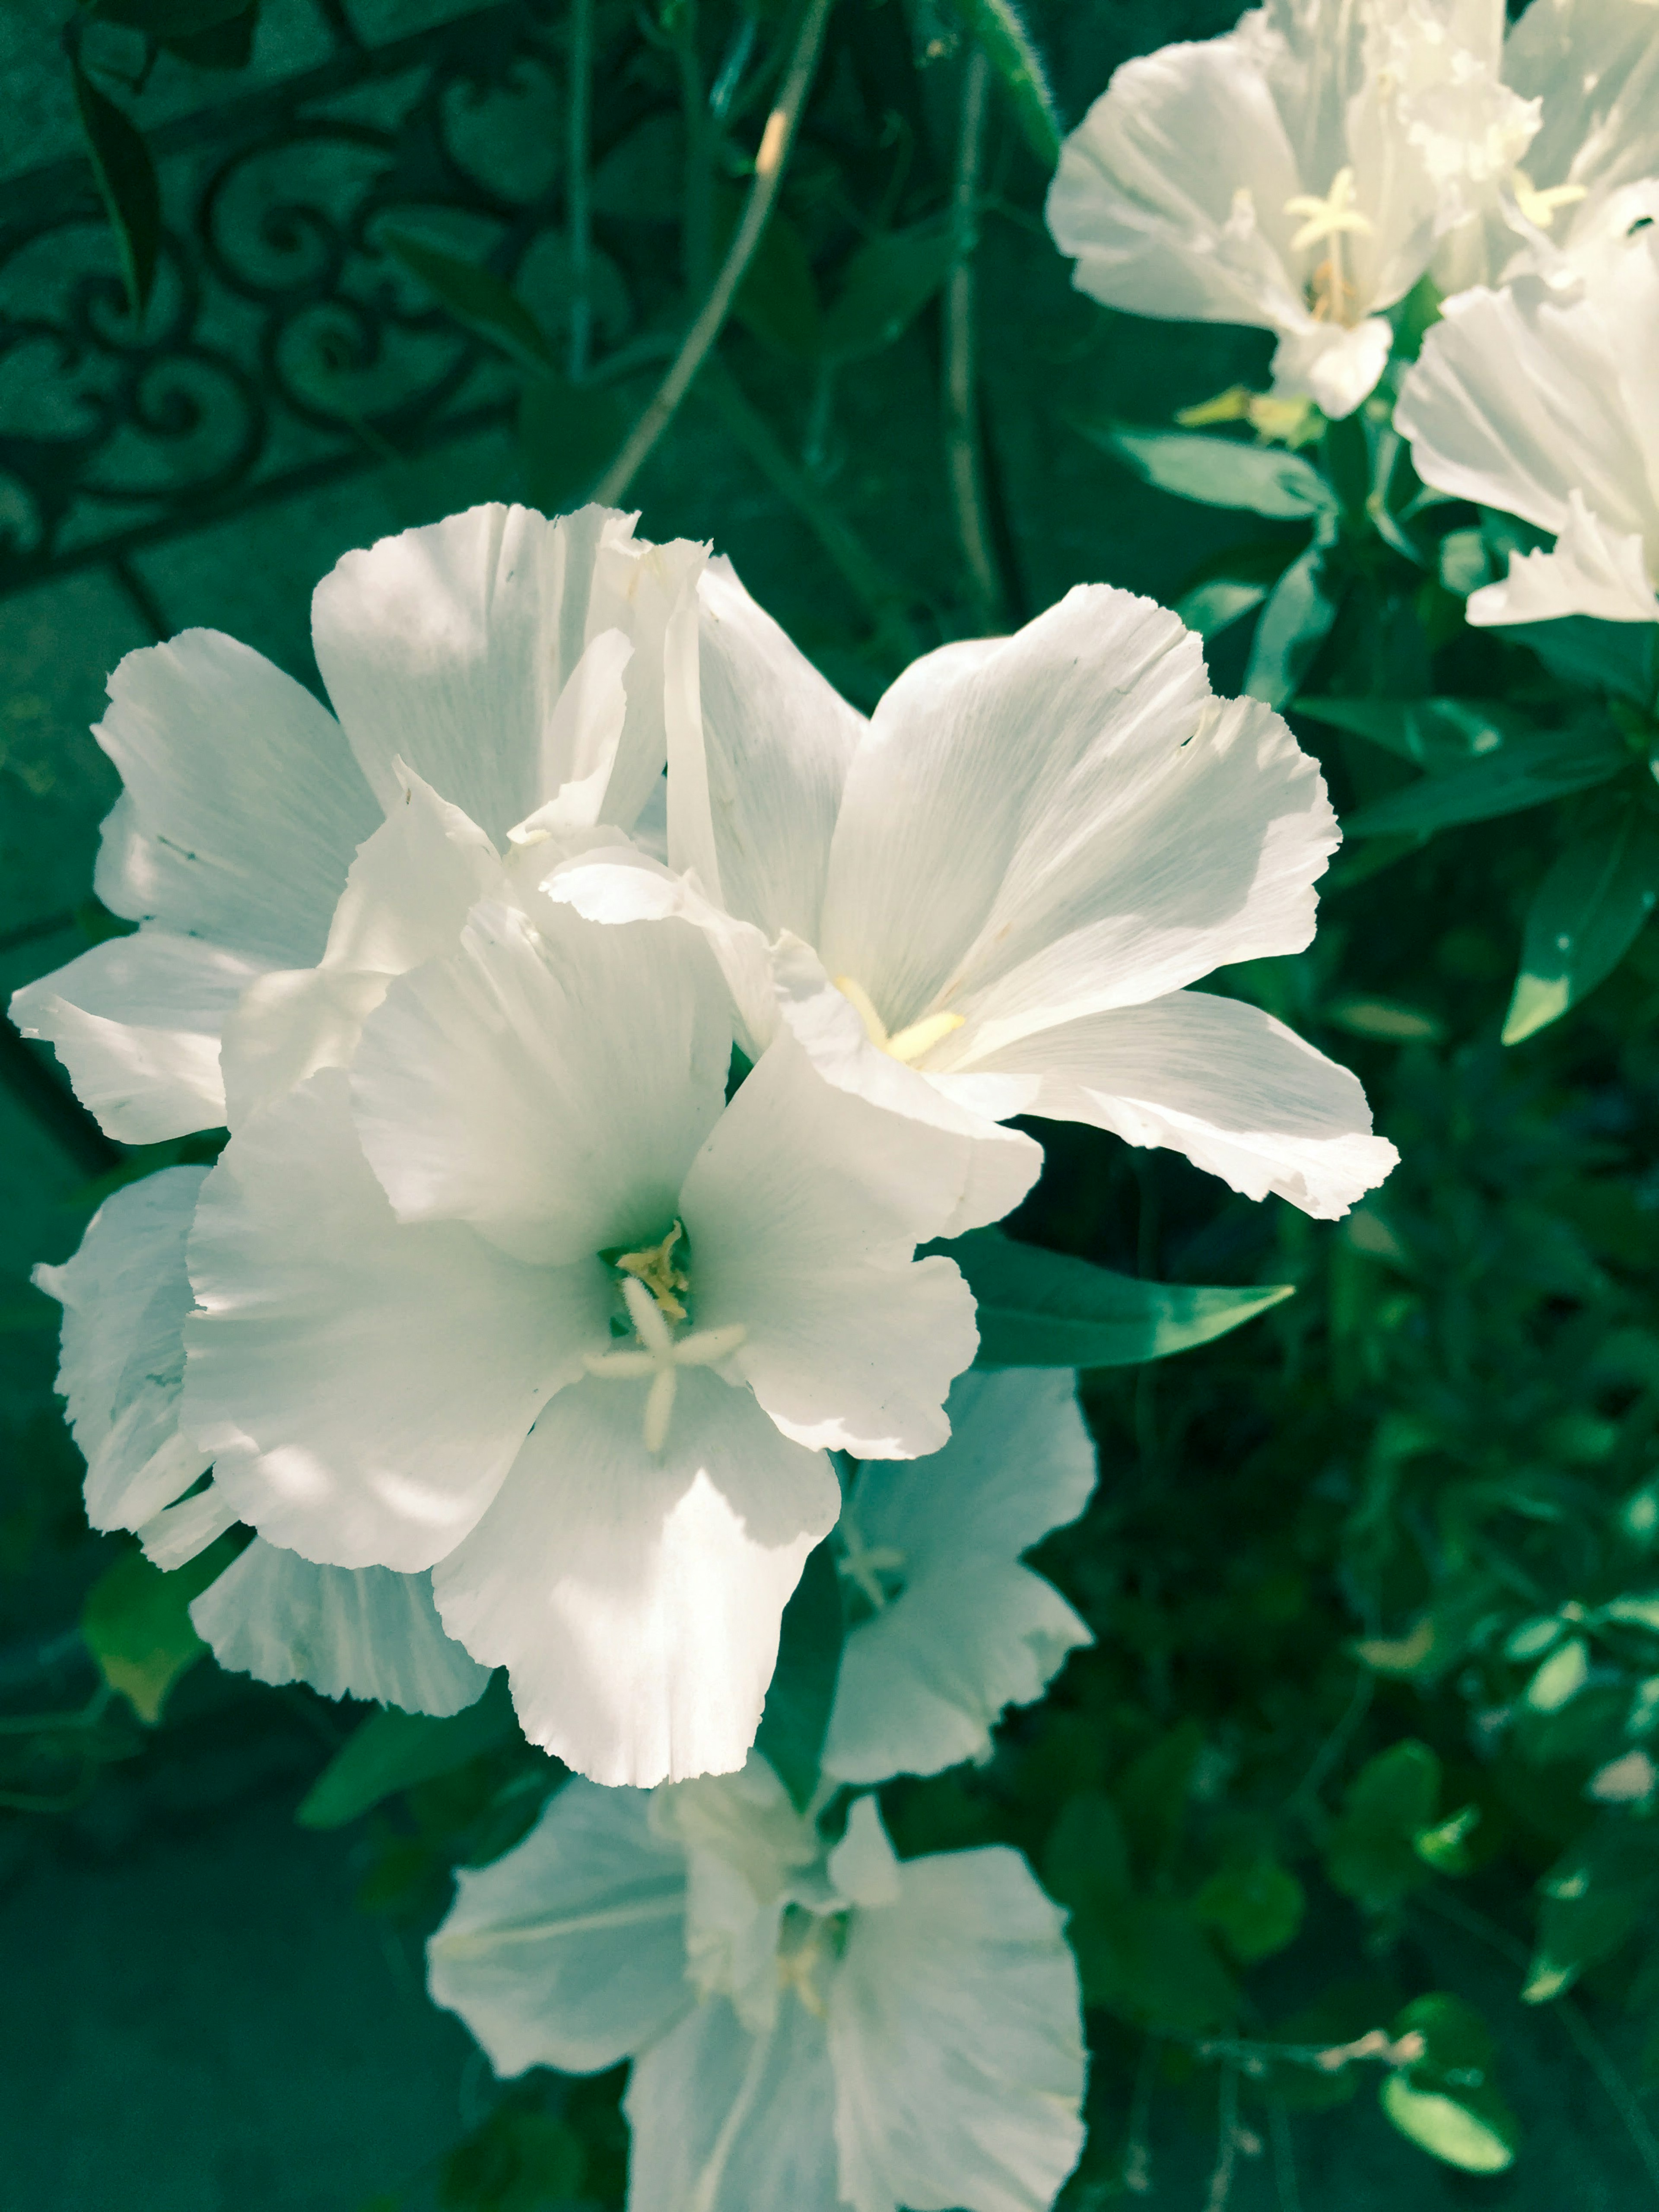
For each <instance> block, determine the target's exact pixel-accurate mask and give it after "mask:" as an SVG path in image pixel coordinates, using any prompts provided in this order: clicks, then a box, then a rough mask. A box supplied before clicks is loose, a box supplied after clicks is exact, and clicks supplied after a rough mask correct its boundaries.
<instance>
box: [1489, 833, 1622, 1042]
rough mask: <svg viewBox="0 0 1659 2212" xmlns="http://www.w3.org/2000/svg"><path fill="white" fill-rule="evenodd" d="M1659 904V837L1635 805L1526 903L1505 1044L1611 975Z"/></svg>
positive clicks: (1585, 842)
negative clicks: (1524, 922)
mask: <svg viewBox="0 0 1659 2212" xmlns="http://www.w3.org/2000/svg"><path fill="white" fill-rule="evenodd" d="M1656 904H1659V835H1656V833H1655V831H1654V829H1653V828H1652V826H1651V824H1650V823H1649V822H1647V821H1646V820H1645V819H1644V817H1642V816H1641V815H1640V814H1638V812H1637V811H1636V809H1635V808H1634V807H1633V806H1628V807H1626V808H1625V809H1624V810H1623V811H1622V812H1621V813H1620V815H1619V817H1617V819H1616V820H1614V821H1612V822H1603V823H1598V824H1597V826H1596V827H1595V829H1589V830H1587V831H1586V832H1585V834H1584V835H1583V836H1582V837H1577V838H1575V839H1574V840H1573V842H1572V843H1571V845H1569V846H1568V847H1567V848H1566V850H1565V852H1564V853H1563V854H1561V855H1560V857H1559V859H1558V860H1556V862H1555V864H1554V866H1553V867H1552V868H1551V869H1550V871H1549V872H1548V874H1547V876H1546V877H1545V878H1544V880H1543V882H1542V883H1541V884H1539V886H1538V889H1537V890H1535V891H1534V894H1533V898H1532V903H1531V905H1530V906H1529V907H1528V908H1527V921H1526V928H1525V930H1524V932H1523V933H1522V943H1521V973H1520V975H1518V976H1517V977H1516V984H1515V995H1514V997H1513V998H1512V999H1511V1000H1510V1010H1509V1012H1508V1014H1507V1015H1506V1016H1505V1017H1504V1043H1505V1044H1519V1043H1520V1042H1521V1041H1522V1038H1523V1037H1529V1036H1534V1034H1535V1033H1536V1032H1537V1031H1538V1030H1541V1029H1546V1028H1547V1027H1548V1025H1549V1024H1550V1023H1552V1022H1554V1021H1559V1019H1560V1018H1561V1016H1562V1015H1563V1014H1565V1012H1566V1011H1567V1009H1568V1008H1569V1007H1570V1006H1577V1003H1578V1001H1579V1000H1580V999H1582V998H1583V997H1584V996H1585V995H1586V994H1587V993H1589V992H1590V991H1593V990H1594V989H1595V986H1596V985H1597V984H1598V983H1599V982H1601V981H1602V980H1603V979H1604V978H1605V977H1606V976H1608V975H1611V974H1612V973H1613V969H1615V968H1616V967H1617V966H1618V965H1619V963H1620V961H1621V960H1622V959H1623V958H1624V957H1625V954H1626V952H1627V951H1629V949H1630V947H1631V945H1632V944H1633V943H1634V942H1635V939H1636V937H1637V934H1638V931H1639V930H1640V929H1641V928H1642V926H1643V924H1644V922H1645V921H1647V919H1648V916H1649V915H1650V914H1651V913H1652V912H1653V909H1654V907H1655V905H1656Z"/></svg>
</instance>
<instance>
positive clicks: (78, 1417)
mask: <svg viewBox="0 0 1659 2212" xmlns="http://www.w3.org/2000/svg"><path fill="white" fill-rule="evenodd" d="M206 1176H207V1170H206V1169H205V1168H163V1169H162V1170H161V1173H160V1174H159V1175H153V1176H146V1177H145V1179H144V1180H143V1182H135V1183H129V1184H127V1185H126V1187H125V1188H124V1189H121V1190H118V1191H116V1192H115V1193H114V1194H112V1196H111V1197H109V1198H106V1200H104V1203H103V1204H102V1205H101V1206H100V1207H99V1209H98V1211H97V1212H96V1213H94V1215H93V1217H92V1219H91V1220H90V1221H89V1222H88V1225H87V1231H86V1234H85V1236H84V1237H82V1239H81V1244H80V1249H78V1250H77V1251H76V1254H75V1256H74V1257H73V1259H70V1260H66V1261H64V1263H63V1265H62V1266H61V1267H37V1268H36V1269H35V1270H34V1278H33V1279H34V1281H35V1284H36V1285H37V1286H38V1287H39V1288H40V1289H41V1290H43V1291H45V1292H46V1295H47V1297H53V1298H56V1299H57V1300H58V1303H59V1304H61V1305H62V1307H63V1309H64V1334H63V1351H62V1356H61V1358H60V1359H59V1362H58V1391H59V1393H60V1395H62V1396H64V1398H66V1399H67V1400H68V1401H69V1420H70V1428H71V1429H72V1430H73V1431H74V1434H75V1441H76V1443H77V1444H78V1445H79V1446H80V1448H81V1451H82V1456H83V1457H84V1458H85V1460H86V1462H87V1486H86V1500H87V1518H88V1520H89V1521H90V1522H91V1523H92V1525H93V1527H94V1528H140V1527H142V1525H143V1523H144V1522H146V1521H148V1520H149V1518H150V1516H151V1515H152V1514H155V1513H159V1512H160V1511H161V1509H162V1508H163V1507H164V1506H167V1505H170V1504H172V1503H173V1499H174V1498H181V1497H182V1496H183V1495H184V1493H185V1492H186V1491H187V1490H188V1489H189V1488H190V1487H191V1485H192V1484H193V1483H194V1482H195V1481H196V1480H197V1478H198V1476H200V1475H201V1474H202V1473H203V1472H204V1469H205V1468H206V1467H207V1464H208V1458H209V1455H208V1454H207V1453H205V1452H204V1451H203V1450H202V1449H200V1447H199V1446H198V1445H197V1444H196V1443H194V1442H193V1441H192V1440H191V1438H190V1437H181V1436H180V1435H179V1389H180V1386H181V1383H182V1382H183V1377H184V1370H185V1345H184V1327H185V1315H186V1314H187V1313H188V1312H189V1311H190V1310H191V1304H192V1303H193V1298H192V1294H191V1287H190V1277H189V1275H188V1274H187V1273H186V1272H185V1241H186V1239H187V1238H188V1237H189V1235H190V1228H191V1221H192V1220H193V1219H194V1218H195V1213H196V1201H197V1196H198V1195H199V1194H200V1191H201V1188H202V1185H203V1182H204V1181H205V1179H206Z"/></svg>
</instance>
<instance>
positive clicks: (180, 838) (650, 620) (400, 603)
mask: <svg viewBox="0 0 1659 2212" xmlns="http://www.w3.org/2000/svg"><path fill="white" fill-rule="evenodd" d="M632 529H633V524H632V520H631V519H630V518H629V517H628V516H626V515H622V514H615V513H609V512H608V511H607V510H605V509H604V508H601V507H586V508H584V509H583V510H582V511H581V512H580V513H578V514H574V515H569V516H566V517H564V518H562V520H558V521H556V522H548V521H545V520H544V519H543V518H542V517H541V516H540V515H538V514H534V513H528V512H526V510H525V509H524V508H522V507H475V508H473V509H472V510H471V512H470V513H465V514H457V515H452V516H450V517H449V519H448V520H447V521H444V522H441V523H436V524H434V525H433V526H430V527H429V528H425V529H420V530H411V531H407V532H404V534H403V536H401V537H398V538H386V539H384V540H383V541H382V542H381V543H380V544H378V545H376V546H374V547H373V548H372V549H371V550H368V551H367V552H360V553H349V554H348V555H347V556H345V558H344V559H343V561H342V562H340V563H339V565H338V567H337V568H336V569H335V570H334V572H333V574H331V575H330V576H328V577H326V578H325V580H324V581H323V582H322V583H321V584H320V585H319V587H318V590H317V593H316V599H315V601H314V606H313V636H314V641H315V646H316V651H317V658H318V662H319V665H320V667H321V669H322V671H323V674H324V677H325V680H326V682H327V684H328V687H329V692H330V696H331V699H332V701H333V702H334V705H335V708H336V709H337V713H338V714H339V717H340V720H339V721H338V722H337V721H336V720H334V718H333V716H332V715H331V714H329V713H328V712H327V711H326V710H325V708H322V707H321V706H319V704H318V703H317V702H316V701H315V700H314V699H313V697H312V696H311V695H310V693H309V692H308V691H306V690H303V689H302V688H301V685H299V684H296V683H295V682H294V681H293V680H292V678H289V677H287V676H284V675H283V673H282V672H281V671H279V670H278V669H276V668H273V667H272V666H271V665H270V662H269V661H266V660H264V659H261V658H260V656H259V655H258V653H253V652H251V651H250V650H249V649H248V647H246V646H242V645H238V644H237V643H236V642H235V641H234V639H231V638H228V637H223V636H221V635H219V634H218V633H217V632H216V631H213V630H186V631H185V632H184V634H183V635H181V636H179V637H176V638H174V639H173V641H172V642H171V643H170V644H167V645H161V646H154V647H146V648H144V649H143V651H141V652H137V653H129V654H128V655H127V657H126V659H125V660H123V661H122V663H121V665H120V666H119V667H118V669H117V670H116V671H115V673H114V675H113V676H112V678H111V679H110V686H109V690H110V702H111V705H110V711H109V713H108V714H107V715H106V718H105V720H104V721H103V722H102V723H101V724H100V726H99V728H98V730H97V732H96V735H97V737H98V739H99V742H100V744H101V745H102V746H103V748H104V750H105V751H106V752H107V753H108V754H109V756H110V757H111V758H112V760H113V762H114V763H115V765H116V767H117V768H118V769H119V770H120V773H121V779H122V783H123V786H124V789H123V792H122V795H121V798H120V799H119V800H118V802H117V805H116V806H115V809H114V811H113V812H112V814H111V815H110V817H109V818H108V820H107V821H106V823H105V824H104V835H103V845H102V849H101V851H100V856H99V861H98V869H97V874H96V878H95V884H96V888H97V891H98V896H100V898H101V899H102V900H103V902H105V904H106V906H108V907H110V908H112V910H113V911H114V912H115V913H117V914H119V915H127V916H129V917H131V919H133V920H135V921H139V922H140V923H141V924H142V927H140V929H139V931H138V933H137V935H135V936H130V937H124V938H118V939H112V940H111V941H110V942H108V943H106V944H104V945H98V946H96V947H94V950H93V951H89V952H87V953H84V954H82V957H80V958H79V959H78V960H74V961H71V962H70V963H69V965H68V966H67V967H65V968H62V969H58V971H57V972H56V973H55V974H53V975H47V976H44V977H43V978H42V979H41V980H40V981H39V982H36V983H32V984H30V985H29V986H28V987H27V988H26V989H24V990H22V991H20V992H19V993H18V994H16V996H15V998H14V1000H13V1001H12V1015H13V1018H14V1019H15V1022H16V1023H17V1025H18V1027H19V1028H20V1029H21V1030H22V1031H23V1033H24V1034H25V1035H26V1036H40V1037H46V1038H47V1039H49V1040H50V1041H51V1042H52V1044H53V1046H54V1047H55V1048H56V1049H57V1051H58V1057H59V1058H60V1059H61V1060H63V1061H64V1065H65V1066H66V1067H67V1068H68V1070H69V1072H70V1078H71V1079H72V1081H73V1082H74V1085H75V1087H76V1091H77V1093H78V1095H79V1096H80V1097H81V1098H82V1100H83V1102H84V1103H86V1104H87V1105H88V1106H89V1107H90V1108H91V1109H92V1110H93V1111H94V1113H95V1114H96V1115H98V1117H99V1119H100V1121H101V1122H102V1124H103V1126H104V1127H105V1128H106V1130H107V1131H108V1132H109V1133H110V1135H111V1136H112V1137H117V1138H119V1139H121V1140H122V1141H124V1142H126V1143H131V1144H149V1143H154V1142H156V1141H158V1140H160V1139H165V1138H168V1137H175V1136H179V1135H182V1134H184V1133H186V1132H187V1131H190V1130H192V1129H201V1128H211V1127H216V1126H218V1125H219V1124H221V1123H222V1122H223V1121H225V1120H226V1117H227V1103H226V1087H227V1081H228V1082H229V1085H230V1089H231V1092H232V1105H233V1107H234V1106H235V1105H236V1103H237V1094H238V1091H239V1090H240V1103H241V1105H242V1107H243V1108H244V1109H245V1108H246V1106H247V1105H249V1104H251V1103H254V1102H255V1101H256V1100H257V1098H258V1097H259V1096H262V1095H264V1091H266V1090H267V1089H269V1088H270V1085H273V1084H276V1085H280V1084H281V1083H282V1082H284V1081H286V1080H289V1079H292V1078H293V1076H294V1073H295V1069H298V1070H299V1071H300V1072H301V1073H304V1072H307V1070H308V1069H309V1068H310V1067H314V1066H320V1065H331V1064H337V1063H338V1062H339V1061H341V1060H343V1059H345V1058H348V1057H349V1049H350V1046H351V1043H352V1042H353V1041H354V1040H355V1036H356V1024H357V1022H358V1021H359V1020H360V1019H361V1017H362V1014H363V1013H364V1012H366V1011H367V1010H368V1006H370V1005H372V1004H373V1003H374V1000H375V996H376V994H377V992H378V991H379V990H380V989H383V988H384V986H385V982H386V979H387V976H388V975H390V974H394V973H399V972H401V971H402V969H403V968H404V967H406V966H410V965H412V964H413V963H415V962H416V961H418V960H421V959H424V958H426V957H429V955H430V954H431V953H432V952H434V951H437V950H439V949H440V948H441V946H446V945H449V944H453V940H454V936H455V933H456V932H457V930H459V926H460V923H461V921H462V920H463V919H464V917H465V913H466V910H467V908H468V907H470V906H471V903H472V902H473V900H474V899H475V898H477V896H479V895H480V893H481V892H482V891H483V890H484V889H485V888H487V886H488V883H489V880H490V879H491V878H492V874H493V872H494V871H495V869H496V867H497V866H498V864H497V863H496V861H495V846H494V844H493V843H492V842H491V841H492V840H504V841H507V842H508V845H509V850H516V849H518V848H520V847H524V846H527V845H533V843H534V842H535V841H537V840H538V839H539V840H546V839H549V838H553V839H558V840H561V841H563V842H570V841H571V840H574V841H576V842H580V840H581V839H582V838H583V837H585V836H588V835H590V834H591V832H592V826H593V825H594V824H595V823H599V822H600V821H601V820H603V821H605V822H606V823H611V824H612V825H614V826H615V827H617V828H619V829H629V828H631V827H633V826H634V824H635V820H636V818H637V817H639V816H640V814H641V810H643V809H647V808H648V807H649V805H651V804H653V802H654V799H655V797H656V795H657V793H658V790H659V786H660V781H661V773H660V772H661V769H662V766H663V761H664V757H665V732H664V726H663V706H662V699H663V690H664V686H665V683H668V682H670V681H672V680H676V679H675V678H674V677H673V673H672V671H673V670H674V667H675V665H676V661H677V658H678V659H686V658H687V656H688V655H690V654H691V653H695V612H694V602H693V599H692V596H691V594H692V590H693V587H694V586H695V582H696V575H697V573H698V570H699V569H700V568H701V567H702V560H703V557H704V556H703V552H702V549H701V548H700V547H697V546H694V545H690V544H684V543H678V544H673V545H668V546H662V547H653V546H650V545H647V544H642V543H638V542H636V541H635V539H634V538H633V536H632ZM411 772H412V773H411ZM428 787H429V788H428ZM416 791H418V793H420V804H421V811H422V819H421V820H420V821H418V822H417V821H414V820H412V819H411V818H410V815H409V813H408V809H409V807H410V799H411V793H413V792H416ZM383 822H384V827H383V828H380V829H377V825H380V824H381V823H383ZM371 833H374V834H371ZM515 837H516V841H517V842H516V844H515V843H514V842H513V841H514V840H515ZM365 840H368V843H367V844H365V842H364V841H365ZM359 848H362V850H361V852H360V850H359ZM354 855H356V856H357V857H356V862H355V864H354ZM348 871H350V881H349V883H348ZM343 891H346V892H347V893H348V896H347V897H346V900H345V902H344V903H343V904H342V902H341V895H342V892H343ZM319 962H320V963H322V969H321V971H320V973H319V972H316V971H317V969H318V963H319ZM222 1036H226V1037H227V1039H228V1042H227V1054H226V1058H227V1062H228V1065H227V1066H224V1067H223V1068H222V1065H221V1050H220V1047H221V1039H222Z"/></svg>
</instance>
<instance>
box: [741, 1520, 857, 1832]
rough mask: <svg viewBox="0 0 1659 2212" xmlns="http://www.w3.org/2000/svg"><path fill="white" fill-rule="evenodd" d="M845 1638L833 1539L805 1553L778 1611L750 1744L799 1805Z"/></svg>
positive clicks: (808, 1790)
mask: <svg viewBox="0 0 1659 2212" xmlns="http://www.w3.org/2000/svg"><path fill="white" fill-rule="evenodd" d="M845 1635H846V1624H845V1617H844V1613H843V1610H842V1591H841V1571H840V1569H839V1568H838V1567H837V1565H836V1548H835V1539H834V1538H833V1537H827V1538H826V1539H825V1540H824V1541H823V1543H822V1544H820V1545H818V1546H817V1548H816V1550H814V1551H812V1552H811V1553H809V1554H808V1556H807V1560H806V1565H805V1567H804V1568H803V1569H802V1571H801V1578H800V1580H799V1583H797V1584H796V1585H795V1594H794V1595H793V1597H792V1598H791V1599H790V1601H789V1602H788V1604H787V1606H785V1607H784V1609H783V1626H782V1628H781V1632H780V1633H779V1636H778V1663H777V1666H776V1668H775V1669H774V1671H773V1674H772V1685H771V1687H770V1688H769V1690H768V1691H767V1692H766V1707H765V1710H764V1711H763V1713H762V1714H761V1723H760V1730H759V1733H758V1734H757V1736H756V1738H755V1747H756V1749H757V1751H760V1752H763V1753H765V1755H766V1757H767V1758H768V1759H769V1760H770V1761H771V1763H772V1765H773V1767H774V1769H775V1771H776V1773H777V1776H778V1778H779V1780H780V1781H781V1783H782V1784H783V1786H784V1788H785V1789H786V1790H787V1791H788V1792H789V1795H790V1796H791V1797H792V1798H793V1800H794V1802H795V1805H796V1807H797V1808H800V1809H804V1808H805V1806H806V1805H807V1804H808V1802H810V1801H811V1796H812V1793H813V1791H814V1790H816V1789H817V1784H818V1753H820V1752H821V1751H822V1750H823V1733H824V1730H825V1729H827V1728H828V1727H829V1709H830V1707H831V1705H834V1703H835V1699H836V1671H837V1669H838V1668H839V1667H840V1665H841V1647H842V1641H843V1639H844V1638H845Z"/></svg>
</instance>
